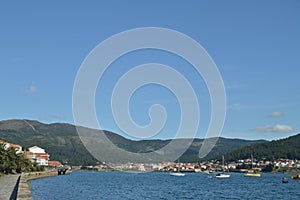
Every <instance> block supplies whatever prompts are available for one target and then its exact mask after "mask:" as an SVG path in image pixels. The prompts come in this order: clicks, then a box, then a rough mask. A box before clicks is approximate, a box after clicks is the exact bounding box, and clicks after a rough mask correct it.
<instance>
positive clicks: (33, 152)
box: [26, 146, 50, 166]
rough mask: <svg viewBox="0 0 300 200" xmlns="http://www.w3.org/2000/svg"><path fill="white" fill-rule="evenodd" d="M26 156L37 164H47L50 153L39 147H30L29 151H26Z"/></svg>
mask: <svg viewBox="0 0 300 200" xmlns="http://www.w3.org/2000/svg"><path fill="white" fill-rule="evenodd" d="M26 156H27V158H29V159H30V160H31V161H33V162H36V163H37V165H39V166H48V161H49V157H50V155H49V154H48V153H46V151H45V149H43V148H41V147H38V146H33V147H30V148H29V151H26Z"/></svg>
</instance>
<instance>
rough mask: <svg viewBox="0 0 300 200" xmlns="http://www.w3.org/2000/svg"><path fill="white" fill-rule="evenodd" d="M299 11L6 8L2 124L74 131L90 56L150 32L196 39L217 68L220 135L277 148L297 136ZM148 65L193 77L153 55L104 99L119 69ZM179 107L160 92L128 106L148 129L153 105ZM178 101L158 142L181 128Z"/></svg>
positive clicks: (104, 106) (124, 5) (207, 6)
mask: <svg viewBox="0 0 300 200" xmlns="http://www.w3.org/2000/svg"><path fill="white" fill-rule="evenodd" d="M299 9H300V2H299V1H296V0H288V1H276V0H275V1H273V0H270V1H267V0H266V1H230V0H229V1H214V0H207V1H196V0H195V1H174V0H172V1H106V2H104V1H78V2H74V1H47V2H46V1H44V2H41V1H14V3H13V2H12V1H6V2H1V4H0V69H1V74H0V77H1V78H0V91H1V101H0V102H1V112H0V120H7V119H15V118H18V119H34V120H39V121H42V122H45V123H51V122H67V123H74V121H73V115H72V90H73V84H74V81H75V78H76V74H77V71H78V69H79V67H80V65H81V63H82V62H83V60H84V59H85V57H86V56H87V55H88V54H89V52H90V51H91V50H92V49H93V48H95V47H96V45H98V44H99V43H100V42H102V41H103V40H105V39H107V38H108V37H110V36H112V35H113V34H116V33H119V32H121V31H125V30H128V29H132V28H139V27H149V26H151V27H164V28H170V29H174V30H177V31H180V32H182V33H184V34H186V35H188V36H190V37H191V38H193V39H194V40H196V41H197V42H198V43H200V44H201V45H202V46H203V47H204V48H205V49H206V50H207V52H208V53H209V54H210V56H211V57H212V59H213V60H214V62H215V63H216V65H217V66H218V69H219V71H220V73H221V75H222V77H223V80H224V83H225V87H226V94H227V117H226V121H225V125H224V129H223V132H222V135H221V136H223V137H230V138H245V139H261V138H262V139H270V140H271V139H277V138H283V137H287V136H289V135H294V134H296V133H299V132H300V131H299V130H300V125H299V119H300V92H299V86H300V78H299V75H300V57H299V53H300V39H299V38H300V37H299V36H300V12H299ZM147 62H157V63H164V64H168V65H169V66H172V65H173V66H175V68H176V67H177V68H178V69H179V70H181V71H182V73H184V74H186V75H187V79H189V80H193V79H194V78H195V77H194V75H193V71H189V70H188V67H186V66H185V65H187V64H186V63H184V61H182V60H180V59H178V58H176V57H175V56H172V55H169V54H166V53H163V52H159V51H151V50H149V51H143V52H136V53H135V54H134V55H131V54H129V55H127V57H124V58H120V59H119V60H118V61H117V62H116V63H114V66H113V67H112V69H111V71H110V72H108V73H107V74H108V76H109V77H107V79H106V82H105V81H104V83H103V84H102V85H101V84H100V85H99V91H100V90H101V88H102V89H103V90H104V91H105V92H106V93H104V94H110V93H109V89H111V88H112V86H113V84H114V81H116V80H115V79H116V78H117V75H115V74H119V73H120V72H122V70H120V67H121V66H124V65H126V66H130V65H132V66H135V65H137V64H142V63H147ZM176 65H177V66H176ZM198 82H199V81H198ZM198 82H197V84H198ZM193 84H196V82H194V83H193ZM199 84H203V82H202V83H201V81H200V83H199ZM201 88H204V91H199V93H197V96H198V97H200V99H201V100H200V104H201V105H200V106H201V122H200V129H199V134H198V137H203V136H204V132H205V130H206V129H207V127H208V123H209V118H210V108H209V107H210V103H209V97H208V93H207V91H205V85H203V87H202V86H201ZM109 96H110V95H107V96H105V95H103V93H100V92H99V93H97V96H96V109H97V116H98V119H99V120H101V124H102V126H103V128H105V129H108V130H112V131H115V132H117V133H119V134H122V131H120V130H119V129H118V128H117V127H116V125H115V124H114V122H113V120H112V119H111V113H110V112H111V111H110V110H109V108H110V107H109V106H110V104H109V99H108V97H109ZM173 98H174V96H172V94H169V92H168V91H167V90H164V89H163V88H161V87H157V86H152V88H151V87H144V88H142V89H141V90H140V93H138V92H137V93H136V94H135V95H134V100H133V101H132V102H131V103H133V104H134V105H132V107H133V108H132V117H133V119H135V120H136V122H137V123H138V124H142V125H143V124H147V120H148V118H147V110H148V108H149V106H151V105H152V104H153V103H154V102H157V101H158V102H157V103H162V104H164V100H166V99H167V100H170V99H171V100H172V99H173ZM168 102H170V101H168ZM172 102H175V103H174V105H173V104H167V105H165V106H166V109H167V111H169V112H170V114H168V116H169V118H168V120H167V124H166V127H165V128H164V129H163V131H162V132H161V133H160V134H159V135H157V137H156V138H171V137H172V132H174V131H175V130H176V128H177V126H178V121H179V119H180V112H179V109H178V107H177V106H178V105H177V104H176V101H172Z"/></svg>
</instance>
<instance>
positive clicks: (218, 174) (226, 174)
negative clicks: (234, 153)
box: [215, 156, 230, 178]
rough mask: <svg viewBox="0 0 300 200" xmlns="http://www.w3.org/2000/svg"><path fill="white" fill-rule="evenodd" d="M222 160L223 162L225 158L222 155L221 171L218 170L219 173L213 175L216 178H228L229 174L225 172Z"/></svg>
mask: <svg viewBox="0 0 300 200" xmlns="http://www.w3.org/2000/svg"><path fill="white" fill-rule="evenodd" d="M224 162H225V159H224V156H223V157H222V163H223V164H222V165H223V167H222V168H223V172H220V173H217V174H216V175H215V177H216V178H230V174H229V173H228V172H227V173H226V172H225V165H224Z"/></svg>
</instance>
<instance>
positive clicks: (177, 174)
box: [170, 172, 185, 176]
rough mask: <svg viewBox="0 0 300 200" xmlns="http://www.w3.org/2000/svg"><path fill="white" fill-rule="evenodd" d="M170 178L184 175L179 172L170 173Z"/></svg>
mask: <svg viewBox="0 0 300 200" xmlns="http://www.w3.org/2000/svg"><path fill="white" fill-rule="evenodd" d="M170 176H185V174H184V173H181V172H171V173H170Z"/></svg>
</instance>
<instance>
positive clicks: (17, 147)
mask: <svg viewBox="0 0 300 200" xmlns="http://www.w3.org/2000/svg"><path fill="white" fill-rule="evenodd" d="M0 144H2V145H3V147H4V149H5V150H7V149H9V148H13V149H15V151H16V153H17V154H19V153H23V151H22V146H21V145H18V144H13V143H9V142H5V141H3V140H0Z"/></svg>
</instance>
